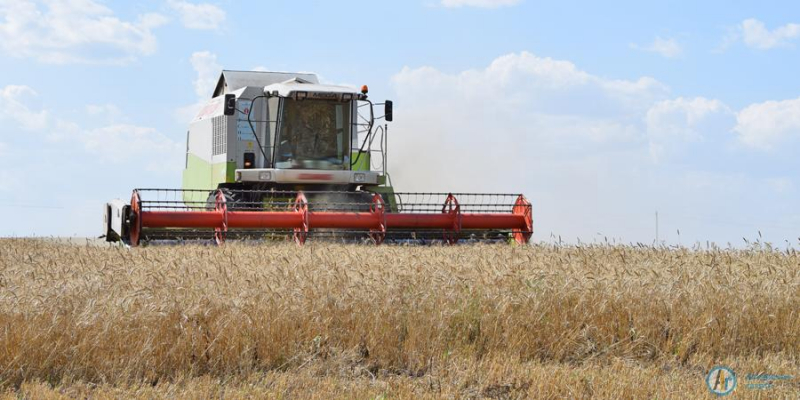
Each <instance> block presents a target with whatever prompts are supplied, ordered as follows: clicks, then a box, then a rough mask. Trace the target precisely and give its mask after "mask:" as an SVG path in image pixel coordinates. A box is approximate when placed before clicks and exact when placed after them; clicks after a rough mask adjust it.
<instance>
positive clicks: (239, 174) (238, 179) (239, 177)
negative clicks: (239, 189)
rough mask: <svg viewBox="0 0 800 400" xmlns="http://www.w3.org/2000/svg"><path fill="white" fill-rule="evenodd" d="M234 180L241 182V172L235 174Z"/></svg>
mask: <svg viewBox="0 0 800 400" xmlns="http://www.w3.org/2000/svg"><path fill="white" fill-rule="evenodd" d="M236 180H237V181H241V180H242V173H241V172H238V171H237V172H236Z"/></svg>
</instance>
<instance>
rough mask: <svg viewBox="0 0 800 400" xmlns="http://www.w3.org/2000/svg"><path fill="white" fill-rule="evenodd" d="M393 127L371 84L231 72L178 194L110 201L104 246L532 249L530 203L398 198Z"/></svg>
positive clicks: (210, 107)
mask: <svg viewBox="0 0 800 400" xmlns="http://www.w3.org/2000/svg"><path fill="white" fill-rule="evenodd" d="M376 106H378V107H380V106H382V108H383V110H382V113H383V115H380V116H376ZM392 119H393V103H392V102H391V101H388V100H387V101H385V102H383V103H379V104H374V103H373V102H372V101H371V100H370V99H369V98H368V88H367V87H366V85H365V86H364V87H362V88H361V89H360V90H356V89H353V88H349V87H344V86H334V85H324V84H320V83H319V81H318V79H317V77H316V75H313V74H304V73H278V72H245V71H223V72H222V74H221V75H220V78H219V81H218V83H217V86H216V88H215V90H214V93H213V96H212V98H211V100H210V101H209V102H208V103H206V104H205V105H204V106H203V107H202V108H201V109H200V111H199V112H198V113H197V116H196V117H195V118H194V119H193V120H192V121H191V123H190V124H189V130H188V132H187V138H186V160H185V169H184V171H183V184H182V189H137V190H134V192H133V195H132V197H131V203H130V204H125V203H123V202H122V201H119V200H115V201H112V202H109V203H108V204H107V205H106V210H105V211H106V212H105V215H106V218H105V224H104V230H105V236H106V238H107V240H109V241H116V240H122V241H124V242H126V243H129V244H131V245H137V244H139V243H140V242H141V241H154V240H161V239H170V240H175V239H195V238H202V237H204V236H207V235H210V234H213V238H214V239H215V240H216V242H217V243H221V242H223V241H224V240H225V239H226V238H230V237H237V238H238V237H265V236H274V235H278V236H286V235H287V234H288V235H290V236H293V237H294V239H295V240H296V241H297V242H298V243H303V242H304V241H305V239H306V237H307V236H308V235H309V233H314V234H315V235H319V236H333V237H336V238H337V239H341V238H353V237H360V236H368V237H371V238H372V240H373V241H375V242H376V243H380V242H382V241H384V240H385V239H387V237H388V238H391V239H396V240H412V239H413V240H416V239H418V238H419V239H422V238H424V237H431V236H432V237H436V238H438V240H444V241H447V242H451V243H453V242H455V241H457V240H458V238H460V237H462V236H464V235H465V233H466V232H468V234H469V235H470V237H473V238H474V237H475V236H476V234H478V235H479V236H483V237H486V236H489V237H491V238H493V239H498V238H501V239H502V238H508V237H512V238H514V239H515V240H516V241H518V242H527V240H528V239H529V238H530V235H531V233H532V217H531V207H530V203H529V202H528V201H527V199H525V198H524V196H522V195H518V194H514V195H511V194H469V195H467V194H452V193H398V192H395V191H394V188H393V187H392V185H391V179H390V178H389V174H388V173H387V170H386V166H387V165H386V164H387V163H386V161H387V150H388V140H387V139H388V124H386V123H385V122H390V121H392ZM376 121H380V122H383V124H382V125H381V124H376ZM467 197H469V199H468V200H469V202H468V203H464V202H463V199H466V198H467ZM459 200H462V203H461V204H459ZM387 235H388V236H387Z"/></svg>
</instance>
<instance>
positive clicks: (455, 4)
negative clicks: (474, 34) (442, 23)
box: [442, 0, 522, 8]
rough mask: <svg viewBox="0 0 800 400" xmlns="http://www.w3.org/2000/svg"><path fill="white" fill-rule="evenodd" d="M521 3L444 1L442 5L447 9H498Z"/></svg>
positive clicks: (473, 0)
mask: <svg viewBox="0 0 800 400" xmlns="http://www.w3.org/2000/svg"><path fill="white" fill-rule="evenodd" d="M521 2H522V0H442V5H443V6H445V7H478V8H498V7H507V6H513V5H517V4H519V3H521Z"/></svg>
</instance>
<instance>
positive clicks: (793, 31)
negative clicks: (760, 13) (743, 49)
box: [726, 18, 800, 50]
mask: <svg viewBox="0 0 800 400" xmlns="http://www.w3.org/2000/svg"><path fill="white" fill-rule="evenodd" d="M798 37H800V24H793V23H791V24H786V25H783V26H780V27H777V28H775V29H773V30H771V31H770V30H769V29H767V28H766V26H765V25H764V23H763V22H761V21H759V20H757V19H754V18H750V19H746V20H744V21H742V23H741V24H740V25H739V26H738V29H737V32H735V33H734V34H733V36H731V37H729V38H727V39H726V45H727V44H730V43H731V42H734V41H736V40H737V39H739V38H741V40H742V41H743V42H744V44H745V45H747V46H748V47H751V48H755V49H760V50H767V49H772V48H775V47H784V46H789V45H790V44H791V41H792V40H793V39H797V38H798Z"/></svg>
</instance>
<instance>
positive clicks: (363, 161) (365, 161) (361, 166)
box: [350, 150, 370, 171]
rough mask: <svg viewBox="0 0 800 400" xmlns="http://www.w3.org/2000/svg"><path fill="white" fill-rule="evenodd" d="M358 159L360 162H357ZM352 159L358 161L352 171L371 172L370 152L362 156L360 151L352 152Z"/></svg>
mask: <svg viewBox="0 0 800 400" xmlns="http://www.w3.org/2000/svg"><path fill="white" fill-rule="evenodd" d="M356 157H358V161H356ZM350 159H351V160H353V161H356V162H355V163H354V164H353V165H352V166H351V167H350V169H351V170H353V171H369V160H370V157H369V152H366V151H365V152H363V153H361V156H360V157H359V156H358V150H355V151H352V152H351V153H350Z"/></svg>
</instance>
